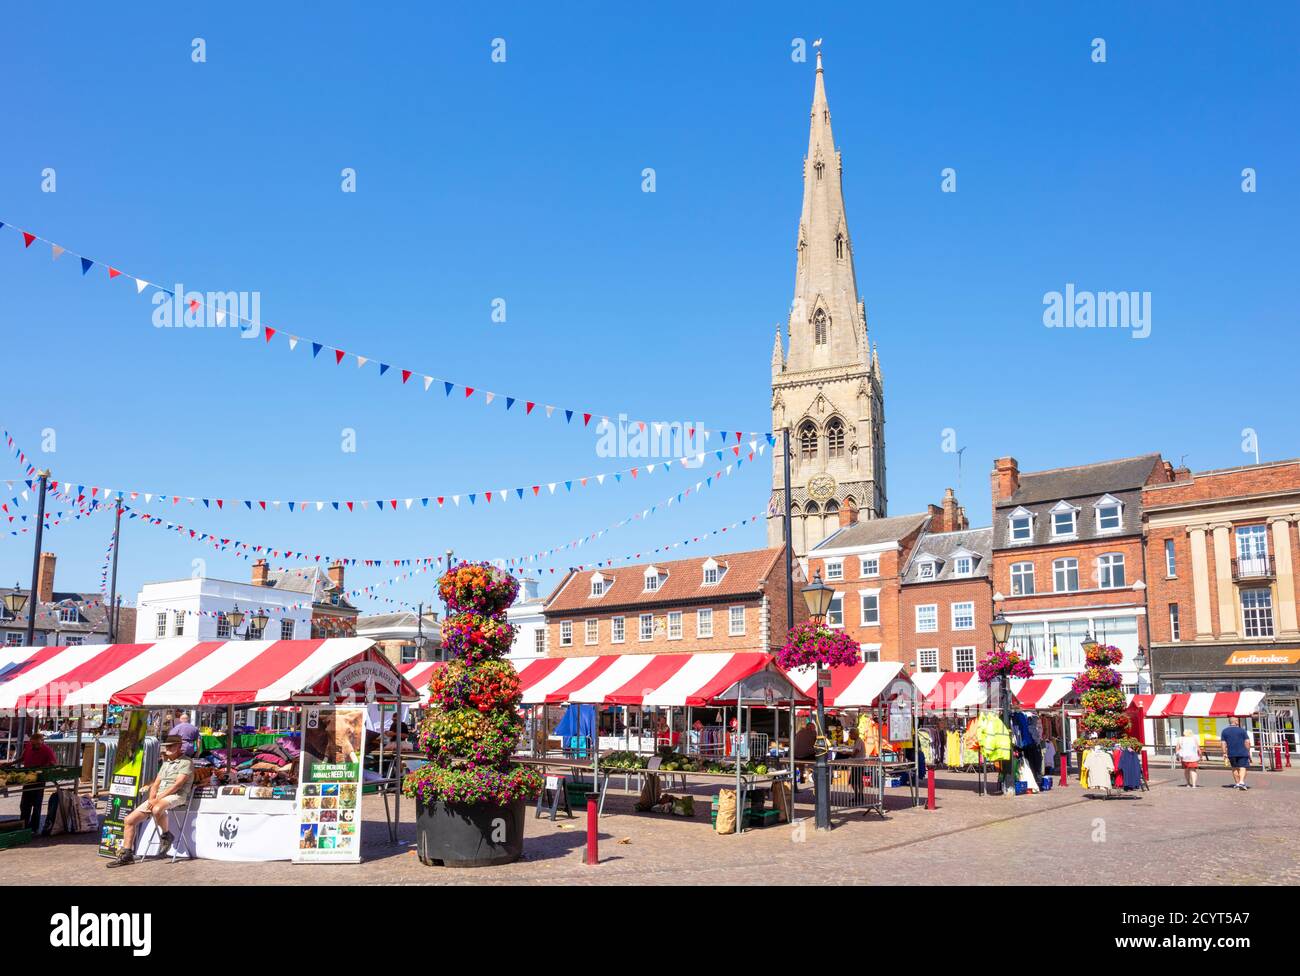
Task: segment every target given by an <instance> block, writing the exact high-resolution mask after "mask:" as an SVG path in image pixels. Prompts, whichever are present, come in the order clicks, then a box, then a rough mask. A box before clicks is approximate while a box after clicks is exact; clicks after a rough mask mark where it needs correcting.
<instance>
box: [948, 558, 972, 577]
mask: <svg viewBox="0 0 1300 976" xmlns="http://www.w3.org/2000/svg"><path fill="white" fill-rule="evenodd" d="M974 570H975V560H973V559H971V557H970V556H958V557H957V558H956V559H955V560H954V561H953V564H952V572H953V575H954V576H969V575H970V574H971V573H972V572H974Z"/></svg>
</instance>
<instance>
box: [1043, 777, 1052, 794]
mask: <svg viewBox="0 0 1300 976" xmlns="http://www.w3.org/2000/svg"><path fill="white" fill-rule="evenodd" d="M1051 788H1052V777H1050V776H1044V777H1043V792H1044V793H1046V792H1047V791H1048V790H1050V789H1051Z"/></svg>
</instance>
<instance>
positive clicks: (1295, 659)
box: [1223, 650, 1300, 667]
mask: <svg viewBox="0 0 1300 976" xmlns="http://www.w3.org/2000/svg"><path fill="white" fill-rule="evenodd" d="M1223 663H1224V664H1237V665H1240V664H1250V665H1254V666H1256V667H1259V666H1260V665H1264V666H1268V665H1277V664H1300V650H1295V651H1233V652H1232V653H1231V654H1229V655H1228V660H1226V661H1224V662H1223Z"/></svg>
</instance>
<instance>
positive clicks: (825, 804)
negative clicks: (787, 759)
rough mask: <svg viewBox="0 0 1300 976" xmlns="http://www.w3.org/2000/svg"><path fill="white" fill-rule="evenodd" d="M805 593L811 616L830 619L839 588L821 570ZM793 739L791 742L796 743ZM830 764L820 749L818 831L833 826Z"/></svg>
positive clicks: (820, 711) (822, 701)
mask: <svg viewBox="0 0 1300 976" xmlns="http://www.w3.org/2000/svg"><path fill="white" fill-rule="evenodd" d="M800 592H801V593H803V599H804V603H806V604H807V606H808V615H809V616H810V617H812V618H813V621H814V622H816V623H818V624H820V623H821V622H822V621H823V620H825V619H826V614H827V612H828V611H829V610H830V608H831V601H832V600H834V599H835V590H834V589H832V588H831V587H829V586H827V585H826V584H825V583H823V582H822V574H821V571H820V570H818V571H817V574H816V576H815V577H814V578H813V581H812V585H811V586H805V587H804V588H803V589H802V590H801V591H800ZM822 670H823V669H822V668H818V669H817V732H818V734H819V735H821V736H825V735H826V692H825V689H824V688H823V687H822ZM793 741H794V740H793V738H792V739H791V743H792V744H793ZM830 773H831V771H830V764H829V763H828V761H827V759H826V750H824V749H819V750H818V751H817V765H816V766H815V767H814V769H813V790H814V791H815V798H816V820H815V824H816V827H817V829H818V830H830V829H831V795H830V782H831V775H830Z"/></svg>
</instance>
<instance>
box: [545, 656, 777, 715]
mask: <svg viewBox="0 0 1300 976" xmlns="http://www.w3.org/2000/svg"><path fill="white" fill-rule="evenodd" d="M763 671H771V672H772V678H773V680H774V681H775V682H776V683H777V684H779V685H784V686H787V687H786V689H785V690H786V691H787V692H789V691H795V692H796V693H797V689H794V688H793V686H792V685H790V684H789V682H787V681H786V679H785V676H784V675H783V674H782V673H781V672H780V671H779V670H777V668H776V667H775V665H773V664H772V658H771V656H770V655H768V654H763V653H761V652H757V651H754V652H745V653H737V654H723V653H700V654H602V655H598V656H594V657H568V658H543V659H540V660H537V661H533V662H531V663H529V664H528V665H527V666H525V667H524V669H523V670H522V671H520V672H519V683H520V686H521V688H522V689H523V703H524V704H525V705H541V704H558V703H560V702H580V703H585V704H597V705H645V706H652V707H676V708H682V707H685V706H687V705H707V704H709V703H711V702H716V701H724V700H725V701H734V700H735V698H736V696H737V695H740V696H741V697H742V698H744V699H746V700H748V699H749V697H750V695H751V694H756V692H754V691H751V690H746V689H747V688H748V687H749V685H747V682H748V683H750V684H752V682H750V679H752V678H754V677H755V676H756V675H758V674H759V673H760V672H763Z"/></svg>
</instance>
